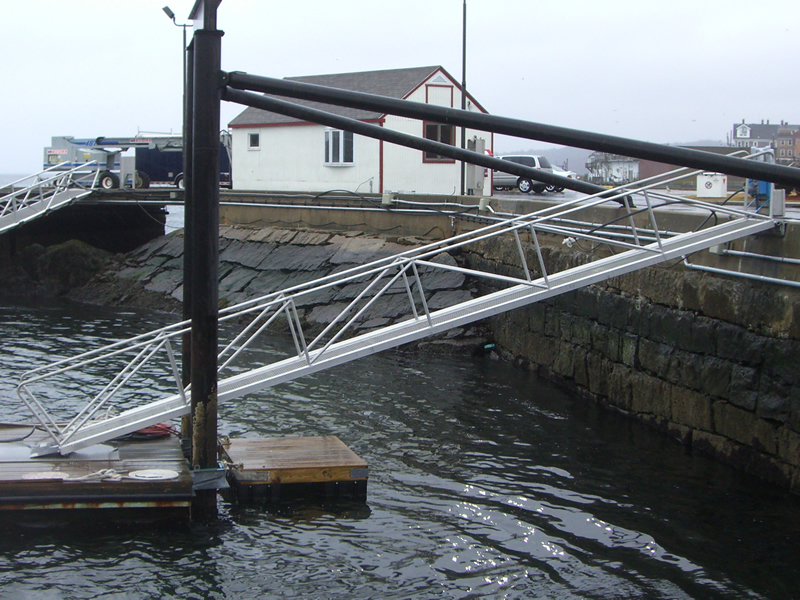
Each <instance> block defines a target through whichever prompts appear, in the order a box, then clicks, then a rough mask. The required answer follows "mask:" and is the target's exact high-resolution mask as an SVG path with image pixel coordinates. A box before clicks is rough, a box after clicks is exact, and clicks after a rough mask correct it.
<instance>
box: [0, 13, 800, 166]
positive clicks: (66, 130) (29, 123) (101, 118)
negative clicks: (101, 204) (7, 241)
mask: <svg viewBox="0 0 800 600" xmlns="http://www.w3.org/2000/svg"><path fill="white" fill-rule="evenodd" d="M165 3H169V5H170V6H171V8H172V10H173V11H174V12H175V13H176V15H177V16H178V22H186V17H187V16H188V13H189V11H190V10H191V7H192V5H193V4H194V2H193V0H135V1H134V0H125V1H123V0H80V1H79V2H75V1H72V2H54V1H52V0H46V1H45V0H26V1H25V2H11V1H10V0H2V2H1V3H0V6H2V9H3V24H4V31H3V35H2V36H0V56H2V57H3V60H2V66H0V74H2V81H3V82H4V86H3V93H2V95H1V96H0V103H1V104H0V106H1V107H2V111H0V115H1V116H0V119H2V131H3V133H4V143H3V144H2V146H0V157H1V162H0V173H33V172H35V171H38V170H39V169H40V168H41V160H42V149H43V148H44V147H45V146H47V145H49V143H50V137H51V136H53V135H72V136H75V137H96V136H101V135H103V136H132V135H135V134H136V133H137V132H139V131H143V132H166V133H168V132H173V133H176V134H179V133H180V128H181V114H180V110H181V92H182V83H181V76H182V75H181V73H182V71H181V46H182V35H181V28H179V27H175V26H174V25H173V24H172V23H171V22H170V21H169V19H168V18H167V16H166V15H165V14H164V13H163V12H162V10H161V8H162V6H164V4H165ZM462 5H463V0H223V2H222V4H221V5H220V8H219V13H218V15H219V27H220V29H222V30H223V31H224V32H225V37H224V38H223V40H222V44H223V45H222V67H223V69H225V70H239V71H247V72H249V73H253V74H259V75H267V76H271V77H287V76H296V75H317V74H322V73H344V72H351V71H366V70H377V69H390V68H402V67H417V66H428V65H442V66H443V67H444V68H445V69H447V71H448V72H449V73H450V74H451V75H452V76H453V77H454V78H455V79H456V80H458V81H460V80H461V32H462V21H461V18H462ZM467 12H468V15H467V88H468V89H469V90H470V92H471V93H472V94H473V95H474V96H475V98H476V99H477V100H478V102H480V103H481V104H482V105H483V106H484V108H486V109H487V110H488V111H489V112H490V113H493V114H498V115H503V116H509V117H515V118H522V119H526V120H530V121H537V122H542V123H547V124H553V125H561V126H565V127H572V128H576V129H584V130H588V131H594V132H599V133H606V134H610V135H617V136H623V137H629V138H634V139H640V140H647V141H652V142H662V143H680V142H689V141H696V140H701V139H715V140H721V141H724V140H725V139H726V136H727V135H728V134H729V132H730V131H731V128H732V125H733V123H734V122H740V121H741V120H742V119H746V120H747V122H760V121H761V120H762V119H770V121H771V122H772V123H776V122H779V121H780V120H787V121H789V122H791V123H797V122H800V115H798V114H797V110H796V107H797V106H798V100H800V77H798V76H797V74H798V64H797V63H798V61H800V44H799V43H798V41H799V40H800V35H798V34H800V29H799V27H798V23H800V5H798V3H797V1H796V0H792V1H789V0H759V1H758V2H754V1H752V0H750V1H742V0H724V1H723V0H719V1H717V0H691V1H686V0H602V1H600V0H561V1H557V0H551V1H549V2H545V1H540V0H467ZM190 31H191V30H190ZM241 110H242V109H241V107H238V106H235V105H230V104H226V103H223V107H222V123H223V124H227V123H228V122H229V121H230V120H231V119H232V118H233V117H234V116H236V115H237V114H238V113H239V112H240V111H241ZM541 146H542V144H540V143H538V142H530V141H527V140H515V139H512V138H497V139H496V143H495V149H496V151H499V152H504V151H510V150H518V149H526V148H533V147H541Z"/></svg>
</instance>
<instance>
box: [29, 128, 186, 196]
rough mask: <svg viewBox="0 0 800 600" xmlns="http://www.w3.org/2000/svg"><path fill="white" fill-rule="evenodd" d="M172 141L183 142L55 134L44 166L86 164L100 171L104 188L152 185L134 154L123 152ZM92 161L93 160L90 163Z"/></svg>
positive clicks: (175, 138) (45, 157) (178, 140)
mask: <svg viewBox="0 0 800 600" xmlns="http://www.w3.org/2000/svg"><path fill="white" fill-rule="evenodd" d="M169 143H178V144H181V138H180V137H169V138H149V137H138V136H137V137H122V138H109V137H97V138H74V137H72V136H53V137H52V138H51V141H50V146H49V147H47V148H45V149H44V167H45V168H50V167H56V166H57V167H58V169H64V170H68V169H73V168H75V167H79V166H81V165H84V164H85V165H87V169H89V170H99V171H100V173H99V176H98V178H97V184H98V185H99V186H100V187H101V188H102V189H105V190H111V189H115V188H118V187H120V186H122V187H129V188H146V187H149V186H150V180H149V178H148V176H147V174H146V173H143V172H140V171H139V170H138V169H137V168H136V158H135V157H134V156H124V153H125V152H126V151H127V150H130V149H131V148H148V147H151V146H156V145H163V144H169ZM91 162H93V163H94V164H92V165H88V163H91Z"/></svg>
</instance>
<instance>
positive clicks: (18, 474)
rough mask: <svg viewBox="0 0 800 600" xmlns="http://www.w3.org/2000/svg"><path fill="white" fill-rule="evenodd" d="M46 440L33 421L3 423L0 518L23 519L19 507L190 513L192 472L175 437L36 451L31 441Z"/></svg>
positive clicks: (168, 515) (172, 514) (160, 514)
mask: <svg viewBox="0 0 800 600" xmlns="http://www.w3.org/2000/svg"><path fill="white" fill-rule="evenodd" d="M47 439H49V438H48V437H47V435H46V433H45V432H43V431H41V430H40V429H38V428H35V427H33V426H18V425H14V426H11V425H0V519H2V520H4V521H11V520H14V519H21V518H22V517H21V516H20V512H19V511H26V514H27V512H28V511H34V512H36V513H39V514H45V513H47V514H49V515H52V516H55V514H56V513H58V517H59V518H61V517H62V515H64V514H66V513H81V514H82V515H83V516H86V515H87V514H88V515H95V516H102V517H112V513H113V518H116V517H120V518H128V517H129V515H130V514H131V513H134V514H136V515H137V517H141V518H144V519H146V518H149V517H152V518H154V519H155V520H159V519H162V518H182V517H185V518H189V516H190V514H191V501H192V477H191V474H190V472H189V469H188V467H187V465H186V461H185V460H184V458H183V454H182V452H181V447H180V441H179V440H178V439H177V438H176V437H175V436H171V435H169V436H164V437H158V438H154V439H137V438H123V439H120V440H115V441H111V442H108V443H107V444H98V445H96V446H91V447H89V448H85V449H84V450H80V451H76V452H73V453H72V454H70V455H68V456H60V455H51V456H44V457H39V458H31V457H30V452H31V448H32V447H33V446H35V445H37V444H39V443H40V442H43V441H46V440H47ZM106 509H117V510H106ZM119 509H123V510H119ZM123 513H125V516H124V517H123Z"/></svg>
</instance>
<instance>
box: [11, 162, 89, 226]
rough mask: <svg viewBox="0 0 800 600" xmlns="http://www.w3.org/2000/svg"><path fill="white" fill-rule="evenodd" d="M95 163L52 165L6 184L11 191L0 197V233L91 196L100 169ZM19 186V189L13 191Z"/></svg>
mask: <svg viewBox="0 0 800 600" xmlns="http://www.w3.org/2000/svg"><path fill="white" fill-rule="evenodd" d="M95 166H96V161H91V162H87V163H84V164H81V165H79V166H77V167H73V168H72V169H69V170H63V168H60V165H54V166H52V167H49V168H47V169H45V170H43V171H40V172H38V173H35V174H34V175H29V176H28V177H23V178H22V179H18V180H17V181H14V182H12V183H11V184H9V186H8V187H10V188H11V191H10V192H9V193H8V194H6V195H5V196H3V197H2V198H0V233H5V232H6V231H10V230H12V229H14V228H15V227H18V226H19V225H22V224H23V223H27V222H28V221H32V220H33V219H37V218H39V217H41V216H43V215H46V214H48V213H50V212H52V211H54V210H58V209H59V208H63V207H64V206H67V205H68V204H71V203H73V202H77V201H78V200H80V199H82V198H85V197H86V196H88V195H89V194H91V193H92V191H93V189H94V188H95V187H96V186H97V177H98V175H99V173H100V170H99V169H97V168H94V169H92V167H95ZM18 184H22V185H20V188H19V189H15V188H16V186H17V185H18Z"/></svg>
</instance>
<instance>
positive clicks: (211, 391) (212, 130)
mask: <svg viewBox="0 0 800 600" xmlns="http://www.w3.org/2000/svg"><path fill="white" fill-rule="evenodd" d="M218 6H219V0H196V2H195V5H194V8H193V9H192V12H191V14H190V16H189V18H190V19H192V20H193V21H194V36H193V39H192V44H191V45H192V52H191V57H192V62H193V65H192V70H193V74H192V76H191V77H190V81H191V83H192V89H191V91H190V93H191V95H192V100H191V157H190V161H191V173H190V179H191V181H190V182H189V184H188V185H187V187H186V192H187V194H186V196H187V203H188V205H189V207H190V208H189V229H190V237H189V239H188V240H186V241H185V242H184V243H188V244H189V245H187V246H186V248H185V252H186V253H187V254H188V253H191V258H190V261H189V262H190V263H191V264H190V269H191V275H190V286H191V290H190V302H191V307H190V309H191V320H192V343H191V375H190V377H191V382H192V384H191V395H192V399H191V400H192V413H191V415H192V461H191V462H192V468H193V469H216V468H217V352H218V348H217V346H218V331H217V328H218V324H219V315H218V311H219V297H218V296H219V292H218V289H217V285H218V280H219V277H218V273H219V125H220V101H221V90H222V87H221V86H222V81H221V58H220V57H221V47H222V35H223V33H222V32H221V31H219V30H217V7H218ZM187 104H188V103H187ZM192 516H193V518H195V519H198V520H204V521H209V520H214V519H216V517H217V492H216V490H197V491H196V492H195V497H194V500H193V502H192Z"/></svg>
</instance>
